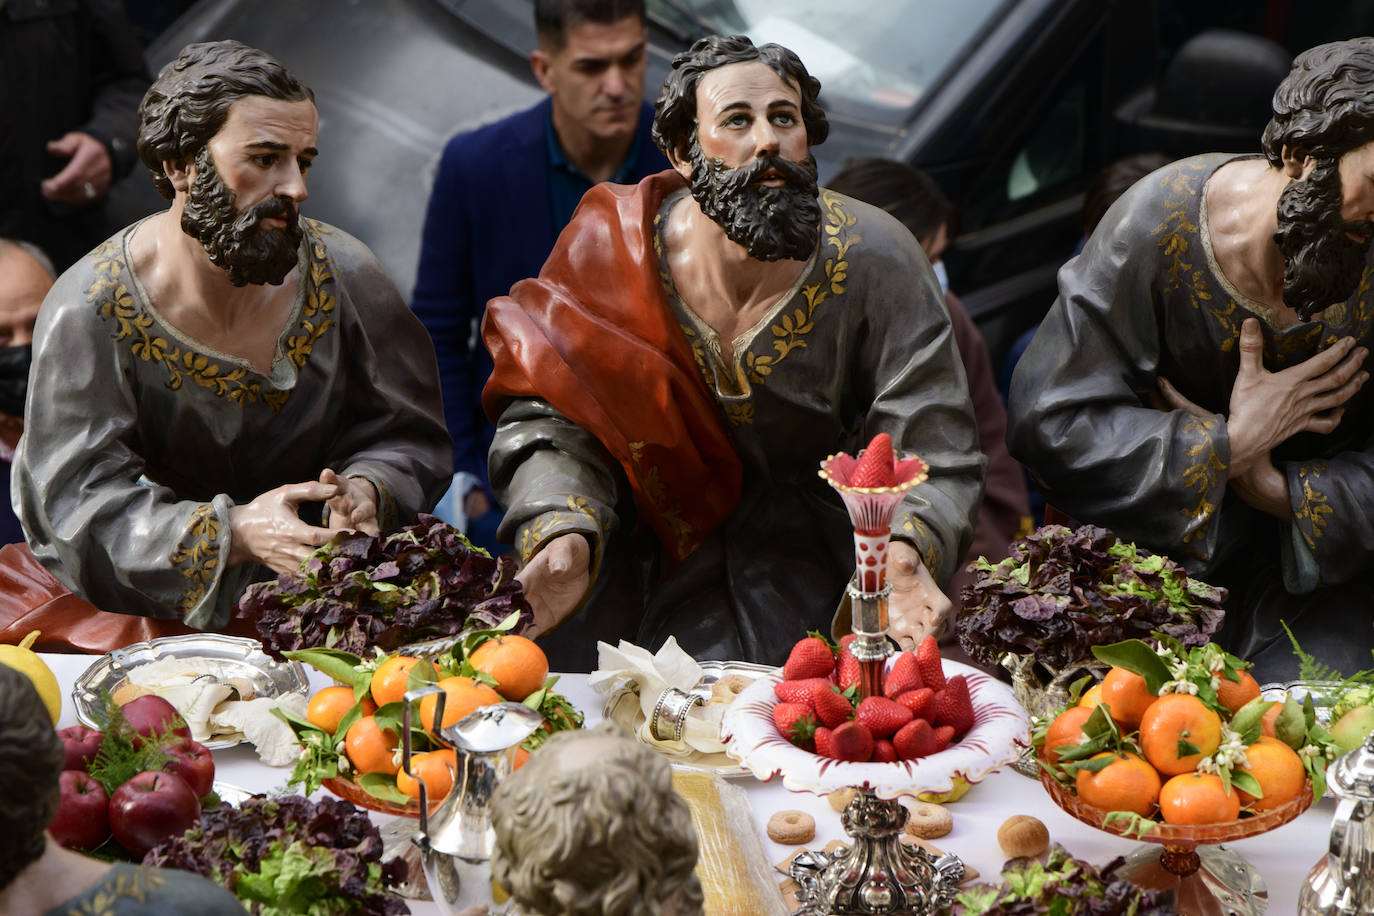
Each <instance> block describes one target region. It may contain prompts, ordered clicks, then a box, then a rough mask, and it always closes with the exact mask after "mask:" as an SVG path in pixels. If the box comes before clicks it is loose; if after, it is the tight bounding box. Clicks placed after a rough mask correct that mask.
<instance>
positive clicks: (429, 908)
mask: <svg viewBox="0 0 1374 916" xmlns="http://www.w3.org/2000/svg"><path fill="white" fill-rule="evenodd" d="M43 660H44V661H45V662H47V664H48V666H49V667H50V668H52V670H53V673H54V674H56V676H57V679H58V681H59V682H60V683H61V684H62V685H63V688H64V690H65V691H67V692H66V693H65V695H64V696H63V701H62V718H61V721H60V722H59V726H67V725H75V724H76V722H77V720H76V714H75V712H74V709H73V706H72V699H71V696H70V692H69V691H70V687H71V685H72V683H73V682H75V680H76V678H77V677H78V676H79V675H80V674H81V672H82V671H84V670H85V669H86V667H87V665H89V664H90V663H91V662H92V661H94V658H92V657H90V656H81V655H54V654H45V655H43ZM306 670H307V671H309V673H310V680H311V690H312V692H313V691H314V690H318V689H319V688H320V687H324V686H327V685H328V684H330V683H332V681H330V680H329V679H328V678H326V677H324V676H323V675H321V674H320V673H319V672H317V671H315V670H313V669H311V668H309V667H308V666H307V669H306ZM557 689H558V690H559V691H560V692H561V693H563V694H564V695H565V696H567V697H568V699H570V700H571V701H572V702H573V703H574V705H576V706H577V707H578V708H579V709H581V710H583V712H585V713H586V716H587V722H588V724H591V723H593V722H595V721H597V720H599V719H600V718H601V698H600V697H599V696H598V695H597V694H595V693H594V692H593V691H591V690H590V689H588V687H587V679H586V676H585V675H581V674H566V675H563V677H562V679H561V680H560V681H559V683H558V687H557ZM214 755H215V766H216V773H215V778H216V779H218V780H222V781H224V782H227V783H231V784H233V785H235V786H239V787H242V788H244V789H248V790H249V791H252V792H269V791H275V790H281V789H283V788H284V787H285V784H286V780H287V778H288V777H289V775H290V772H291V771H290V768H289V767H286V768H274V767H268V766H264V765H263V764H262V763H260V762H259V761H258V759H257V755H256V754H255V753H254V752H253V751H252V749H251V748H250V747H249V746H248V745H241V746H239V747H236V748H229V749H225V750H218V751H215V752H214ZM738 784H740V785H742V786H744V787H745V788H746V789H747V791H748V795H749V802H750V805H751V807H752V808H753V811H754V819H755V821H756V822H757V824H758V827H759V836H760V839H761V840H762V843H763V848H764V851H765V852H766V853H767V854H768V855H769V857H770V861H772V862H774V863H776V862H780V861H782V860H783V859H785V858H786V857H787V856H789V855H790V854H791V853H792V852H793V851H794V850H795V847H790V846H781V845H779V844H777V843H773V842H771V841H770V840H769V839H768V838H767V835H766V833H765V832H764V825H765V824H766V823H767V821H768V818H769V817H770V816H771V815H772V814H773V813H775V812H777V811H780V810H783V809H787V808H794V809H799V810H802V811H807V812H809V813H810V814H812V815H813V816H814V817H815V818H816V840H815V843H814V844H812V845H813V846H814V847H817V848H818V847H820V846H822V845H824V844H825V843H827V842H829V841H830V840H832V839H842V838H843V837H844V831H843V829H842V827H841V826H840V818H839V815H838V814H836V813H835V811H833V810H832V809H831V807H830V805H829V803H828V802H827V801H826V800H825V798H824V797H821V796H814V795H809V794H805V793H795V792H790V791H788V790H787V789H785V788H783V787H782V785H781V782H780V780H778V779H774V780H773V781H772V782H768V783H762V782H758V781H757V780H754V779H751V778H742V779H740V780H738ZM949 810H950V811H951V812H952V813H953V814H954V830H953V831H952V832H951V833H950V834H949V835H948V836H945V837H943V838H941V839H939V840H936V841H934V842H935V843H936V844H937V845H938V846H940V847H941V848H942V849H945V850H947V851H949V852H953V853H955V854H957V855H958V856H959V857H960V858H961V859H963V860H964V862H965V863H966V864H968V865H971V866H972V867H974V868H976V869H977V870H978V871H979V872H980V873H981V874H982V875H983V876H984V877H985V878H990V877H993V876H995V875H996V873H997V872H998V871H999V870H1000V869H1001V867H1002V864H1003V862H1004V861H1005V856H1004V855H1003V854H1002V852H1001V850H999V849H998V848H997V828H998V827H999V826H1000V825H1001V823H1002V822H1003V821H1004V820H1006V819H1007V818H1008V817H1010V816H1012V815H1014V814H1029V815H1033V816H1035V817H1038V818H1040V820H1042V821H1044V823H1045V825H1046V826H1047V827H1048V828H1049V832H1050V838H1051V839H1052V840H1054V841H1056V842H1058V843H1061V844H1062V845H1063V846H1065V847H1066V848H1067V849H1068V850H1069V851H1070V852H1072V853H1073V854H1074V855H1076V856H1079V857H1080V858H1083V859H1087V860H1088V861H1091V862H1094V863H1097V864H1103V863H1105V862H1107V861H1109V860H1110V859H1111V858H1112V857H1113V856H1117V855H1124V854H1126V853H1128V852H1130V851H1131V850H1132V849H1134V848H1135V847H1136V846H1137V845H1139V844H1137V843H1136V842H1134V841H1131V840H1125V839H1121V838H1119V837H1115V836H1112V835H1110V834H1106V833H1103V832H1101V831H1099V830H1094V829H1093V828H1091V827H1088V826H1087V825H1085V824H1082V823H1080V822H1078V821H1076V820H1074V819H1073V818H1072V817H1070V816H1069V815H1068V814H1065V813H1064V812H1063V811H1061V810H1060V809H1059V808H1058V807H1057V806H1056V805H1055V804H1054V802H1052V801H1050V798H1049V796H1048V795H1047V794H1046V793H1045V791H1044V789H1043V788H1041V786H1040V784H1039V783H1038V782H1035V781H1033V780H1030V779H1028V778H1026V777H1024V776H1021V775H1019V774H1017V773H1015V772H1013V771H1012V770H1010V769H1007V770H1004V771H1002V772H999V773H995V774H993V775H992V776H991V777H989V778H988V779H986V780H984V781H983V782H982V783H980V784H979V785H977V786H974V787H973V788H972V789H971V790H970V791H969V793H968V794H967V795H966V796H964V798H962V799H960V800H959V801H958V802H955V803H952V804H951V805H950V806H949ZM1334 813H1335V803H1334V801H1333V800H1332V799H1331V798H1330V797H1328V798H1325V799H1323V800H1321V801H1320V802H1318V803H1316V804H1315V805H1313V806H1312V807H1311V808H1310V809H1309V810H1308V811H1307V812H1306V813H1305V814H1303V815H1302V816H1301V817H1300V818H1298V819H1297V820H1295V821H1293V822H1292V823H1290V824H1286V825H1284V826H1283V827H1280V828H1278V829H1277V830H1274V831H1272V832H1270V833H1266V834H1262V835H1260V836H1257V837H1252V838H1250V839H1248V840H1241V841H1239V842H1236V843H1232V844H1228V845H1229V847H1230V848H1232V849H1234V850H1235V851H1236V852H1238V853H1239V854H1240V855H1242V856H1243V857H1244V858H1245V859H1246V860H1247V861H1248V862H1249V863H1250V864H1251V865H1253V866H1254V867H1255V868H1256V869H1258V870H1259V872H1260V874H1261V875H1262V876H1263V878H1264V881H1265V883H1266V884H1267V886H1268V889H1269V901H1270V906H1269V913H1271V914H1273V916H1290V914H1294V913H1296V912H1297V909H1298V905H1297V901H1298V891H1299V889H1300V888H1301V886H1302V885H1303V883H1305V881H1306V880H1307V873H1308V871H1309V870H1310V869H1311V868H1312V866H1313V865H1315V864H1316V863H1317V861H1318V860H1319V859H1320V858H1321V857H1322V856H1323V855H1324V854H1325V852H1326V848H1327V838H1328V836H1329V833H1330V829H1331V819H1332V816H1333V815H1334ZM376 817H377V819H378V820H388V819H389V818H386V817H385V816H382V815H377V816H376ZM781 878H782V876H781V875H779V880H781ZM410 909H411V912H412V913H414V914H416V916H429V914H438V913H439V908H438V907H437V906H436V905H434V904H432V903H424V902H419V901H410Z"/></svg>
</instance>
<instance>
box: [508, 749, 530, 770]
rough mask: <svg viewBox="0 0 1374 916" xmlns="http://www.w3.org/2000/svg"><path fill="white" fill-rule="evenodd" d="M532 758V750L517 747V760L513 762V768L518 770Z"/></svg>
mask: <svg viewBox="0 0 1374 916" xmlns="http://www.w3.org/2000/svg"><path fill="white" fill-rule="evenodd" d="M529 759H530V752H529V751H527V750H525V749H524V748H523V747H517V748H516V749H515V762H514V763H512V764H511V769H513V770H518V769H520V768H521V767H522V766H524V765H525V761H526V760H529Z"/></svg>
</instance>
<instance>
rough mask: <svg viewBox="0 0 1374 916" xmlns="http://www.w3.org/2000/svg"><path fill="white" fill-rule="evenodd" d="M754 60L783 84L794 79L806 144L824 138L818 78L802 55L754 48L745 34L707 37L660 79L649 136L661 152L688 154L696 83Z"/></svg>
mask: <svg viewBox="0 0 1374 916" xmlns="http://www.w3.org/2000/svg"><path fill="white" fill-rule="evenodd" d="M753 61H760V62H762V63H765V64H767V65H768V66H769V68H770V69H772V71H773V72H774V73H776V74H777V75H778V76H780V77H781V78H782V80H783V81H784V82H787V83H792V84H793V85H795V86H796V87H797V88H798V89H799V90H800V91H801V114H802V123H804V124H805V125H806V142H807V143H808V144H809V145H811V146H819V145H820V144H822V143H824V142H825V138H826V137H828V136H829V135H830V122H829V121H827V120H826V118H825V111H824V109H822V108H821V106H820V102H818V101H817V97H818V96H819V95H820V93H821V81H820V80H818V79H816V78H815V77H814V76H812V75H811V74H810V73H809V72H807V69H806V65H805V64H803V63H802V62H801V58H799V57H797V55H796V54H794V53H792V52H791V51H790V50H788V49H787V48H784V47H783V46H782V45H779V44H771V43H770V44H765V45H758V46H757V47H755V45H754V43H753V42H752V41H750V40H749V39H748V37H746V36H744V35H709V36H707V37H706V38H701V39H698V40H697V42H696V43H695V44H694V45H692V47H691V48H690V49H689V50H687V51H683V52H682V53H681V54H679V55H678V56H677V57H675V58H673V65H672V69H671V70H670V71H669V72H668V78H667V79H666V80H664V81H663V91H662V92H660V93H659V96H658V101H657V102H655V103H654V128H653V138H654V142H655V143H656V144H658V148H659V149H661V150H663V154H664V155H665V156H671V155H673V153H677V155H678V156H679V157H681V158H682V159H687V158H688V151H689V149H690V147H691V141H692V137H693V136H695V134H696V129H697V85H698V84H699V83H700V82H701V78H702V77H703V76H705V75H706V74H707V73H710V72H711V71H712V70H717V69H719V68H721V67H724V66H726V65H728V64H746V63H750V62H753Z"/></svg>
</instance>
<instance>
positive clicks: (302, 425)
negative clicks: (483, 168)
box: [0, 41, 452, 651]
mask: <svg viewBox="0 0 1374 916" xmlns="http://www.w3.org/2000/svg"><path fill="white" fill-rule="evenodd" d="M139 114H140V119H141V127H140V132H139V141H138V146H139V155H140V157H141V158H142V160H143V162H144V164H145V165H146V166H147V167H148V170H149V172H150V174H151V176H152V178H153V181H154V183H155V184H156V185H157V187H158V190H159V192H160V193H161V194H162V195H163V196H164V197H165V198H166V199H168V200H169V201H170V206H169V207H168V209H167V210H164V211H162V212H160V213H156V214H154V215H152V216H149V217H147V218H145V219H143V220H140V221H139V222H137V223H134V224H133V225H131V226H129V227H127V228H126V229H124V230H122V231H120V232H118V233H116V234H115V235H114V236H113V237H111V238H110V239H109V240H108V241H106V242H105V243H103V244H101V245H100V246H98V247H97V248H96V249H95V250H94V251H92V252H91V253H90V254H89V255H87V256H86V257H85V258H83V259H82V260H81V261H79V262H77V264H75V265H74V266H73V267H71V268H70V269H69V270H67V271H66V272H65V273H64V274H63V275H62V276H61V278H59V279H58V281H57V283H56V284H55V285H54V286H53V288H52V290H51V291H50V292H49V294H48V296H47V298H46V299H45V300H44V304H43V308H42V310H41V311H40V313H39V317H38V323H37V325H36V327H35V329H34V334H33V372H32V378H33V380H34V386H33V388H32V390H31V391H30V394H29V398H28V403H27V409H26V413H25V423H26V428H25V431H24V436H23V438H22V439H21V440H20V443H19V446H18V448H17V450H16V454H15V460H14V474H13V481H12V485H11V489H12V493H13V499H14V502H15V506H16V509H17V510H18V512H19V517H20V519H21V520H22V521H23V524H24V533H25V537H26V540H27V543H28V548H29V549H28V550H24V549H21V548H20V547H18V546H17V545H10V546H9V547H6V548H5V549H4V550H3V551H0V642H4V641H14V640H15V639H17V638H18V637H22V636H23V635H24V634H25V633H27V632H28V631H29V630H32V629H39V630H42V631H43V640H44V642H43V645H45V646H53V647H64V646H65V647H67V648H77V649H82V650H87V651H106V650H108V649H110V648H115V647H119V646H123V645H127V644H128V643H130V642H133V641H136V640H137V639H140V638H144V639H146V638H148V636H150V635H165V634H166V633H167V632H178V631H183V632H184V631H185V629H186V628H189V629H191V630H224V629H226V628H227V627H228V625H229V623H230V618H231V614H232V611H233V608H234V604H235V602H236V600H237V598H238V597H239V595H240V594H242V592H243V590H244V589H245V588H246V587H247V586H248V585H249V584H250V583H251V582H253V581H255V580H257V579H261V578H264V577H266V576H269V575H272V574H275V573H283V572H292V571H296V570H298V569H299V568H300V564H301V563H302V561H303V560H305V559H306V558H307V557H308V556H309V555H310V554H311V553H312V552H313V551H314V550H315V549H316V548H318V547H320V546H321V545H323V544H325V543H327V542H328V541H329V540H330V539H331V538H332V537H333V536H334V534H335V533H336V532H337V531H339V530H344V529H350V530H360V531H364V532H367V533H369V534H377V533H379V532H380V531H384V530H390V529H392V528H394V527H397V526H399V525H400V524H404V523H406V522H408V521H410V520H411V518H412V517H413V516H414V515H415V513H416V512H417V511H425V510H427V509H429V508H430V507H431V506H433V505H434V502H435V500H437V499H438V497H439V495H440V494H442V492H443V490H444V487H445V486H446V485H447V480H448V478H449V467H450V462H451V460H452V459H451V452H450V448H451V445H450V442H449V438H448V434H447V433H446V432H445V430H444V426H443V414H442V407H441V405H440V402H439V393H438V386H439V382H438V371H437V369H436V366H435V361H434V352H433V349H432V347H431V346H430V345H429V341H428V338H427V336H426V334H425V331H424V327H423V326H422V325H421V324H420V323H419V321H417V320H416V319H415V318H414V316H413V315H411V313H410V311H409V310H408V309H407V308H406V307H405V303H404V302H403V301H402V300H401V299H400V297H399V295H398V294H397V293H396V289H395V287H394V286H393V285H392V283H391V281H390V279H389V278H388V277H387V276H386V274H385V273H384V272H383V270H382V269H381V266H380V265H379V264H378V263H377V261H376V259H375V258H374V257H373V256H372V253H371V252H369V251H368V250H367V248H366V247H365V246H363V245H362V244H361V243H360V242H358V241H357V240H356V239H353V238H352V237H350V236H349V235H347V234H346V233H344V232H342V231H340V230H338V229H336V228H334V227H331V226H327V225H325V224H323V223H319V222H316V221H314V220H310V219H306V218H304V217H303V216H302V215H301V213H300V205H301V204H302V203H304V201H305V199H306V197H307V193H306V180H307V175H308V173H309V170H310V167H311V163H312V162H313V160H314V159H315V157H316V155H317V153H318V150H317V148H316V144H317V134H318V125H319V114H318V112H317V110H316V108H315V103H314V97H313V95H312V94H311V92H310V90H309V89H308V88H306V87H305V86H304V85H302V84H301V83H300V82H299V81H298V80H297V79H296V78H295V77H294V76H293V75H291V73H289V72H288V71H287V70H286V69H285V68H284V67H282V66H281V64H280V63H278V62H277V61H276V60H274V59H272V58H271V57H269V56H268V55H266V54H264V53H263V52H261V51H259V50H257V49H254V48H249V47H247V46H245V45H242V44H240V43H239V42H235V41H221V42H205V43H200V44H193V45H188V46H187V47H186V48H185V49H183V51H182V52H181V54H180V55H179V56H178V57H177V59H176V60H175V61H173V62H172V63H170V64H168V65H167V66H166V67H165V68H163V70H162V72H161V73H160V74H159V75H158V78H157V80H156V81H155V82H154V83H153V85H152V87H151V88H150V89H149V90H148V93H147V95H145V96H144V100H143V104H142V105H141V106H140V108H139ZM35 561H36V562H35ZM45 577H46V578H45ZM97 608H98V609H99V610H97ZM102 612H118V613H102Z"/></svg>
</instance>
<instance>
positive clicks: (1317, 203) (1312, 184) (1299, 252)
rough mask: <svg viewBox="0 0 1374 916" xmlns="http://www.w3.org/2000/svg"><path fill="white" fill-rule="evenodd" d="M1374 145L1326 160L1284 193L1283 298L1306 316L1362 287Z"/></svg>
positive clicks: (1373, 233)
mask: <svg viewBox="0 0 1374 916" xmlns="http://www.w3.org/2000/svg"><path fill="white" fill-rule="evenodd" d="M1371 170H1374V144H1369V143H1367V144H1365V145H1364V146H1361V147H1359V148H1357V149H1354V150H1351V151H1350V152H1348V153H1346V154H1345V155H1344V156H1342V157H1341V158H1340V159H1339V160H1333V159H1321V160H1318V161H1317V162H1316V164H1315V165H1314V166H1313V167H1312V169H1311V171H1310V172H1309V173H1308V175H1307V176H1306V177H1305V178H1301V179H1297V180H1295V181H1293V182H1291V183H1289V185H1288V187H1287V188H1285V189H1284V191H1283V194H1282V195H1281V196H1280V197H1279V210H1278V219H1279V223H1278V231H1277V232H1276V233H1275V234H1274V240H1275V241H1276V242H1277V243H1278V245H1279V250H1280V251H1282V252H1283V259H1284V277H1283V301H1284V303H1285V304H1286V305H1288V306H1289V308H1291V309H1293V310H1294V311H1295V312H1297V313H1298V315H1299V316H1300V317H1301V318H1302V319H1303V320H1310V319H1311V318H1312V317H1313V316H1314V315H1316V314H1317V313H1318V312H1321V311H1322V310H1324V309H1326V308H1327V307H1328V306H1331V305H1333V304H1335V303H1337V302H1344V301H1345V300H1347V299H1349V298H1350V296H1351V295H1352V294H1353V293H1354V292H1355V290H1356V289H1357V288H1358V287H1359V285H1360V279H1361V278H1362V277H1363V276H1364V271H1365V264H1366V261H1367V260H1368V257H1369V246H1370V242H1371V240H1374V221H1371V218H1372V217H1374V178H1372V177H1371V174H1374V173H1372V172H1371Z"/></svg>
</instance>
